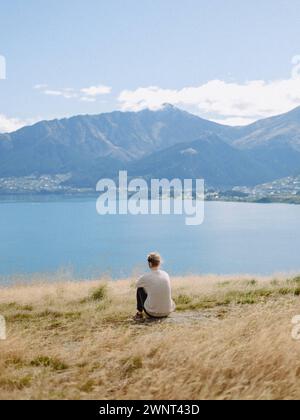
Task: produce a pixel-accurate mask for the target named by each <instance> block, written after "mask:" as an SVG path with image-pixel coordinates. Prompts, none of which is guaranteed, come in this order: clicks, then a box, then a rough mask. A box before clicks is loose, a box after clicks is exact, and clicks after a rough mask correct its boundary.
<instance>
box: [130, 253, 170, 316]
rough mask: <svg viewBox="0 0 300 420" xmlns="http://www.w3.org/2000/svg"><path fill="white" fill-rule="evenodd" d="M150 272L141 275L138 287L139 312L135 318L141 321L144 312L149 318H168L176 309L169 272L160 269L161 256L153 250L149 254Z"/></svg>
mask: <svg viewBox="0 0 300 420" xmlns="http://www.w3.org/2000/svg"><path fill="white" fill-rule="evenodd" d="M148 264H149V268H150V270H151V271H150V273H148V274H145V275H143V276H142V277H140V278H139V279H138V281H137V283H136V287H137V295H136V296H137V310H138V312H137V314H136V315H135V317H134V319H135V320H136V321H141V320H143V318H144V315H143V314H144V313H145V314H146V316H148V317H149V318H157V319H159V318H166V317H168V316H169V315H170V313H171V312H173V311H174V310H175V303H174V302H173V300H172V296H171V283H170V277H169V275H168V273H166V272H165V271H162V270H160V266H161V257H160V255H159V254H157V253H155V252H153V253H151V254H150V255H148Z"/></svg>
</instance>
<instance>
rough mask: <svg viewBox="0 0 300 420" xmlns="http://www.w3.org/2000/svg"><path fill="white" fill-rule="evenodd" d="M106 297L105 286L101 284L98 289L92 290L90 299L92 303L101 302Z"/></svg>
mask: <svg viewBox="0 0 300 420" xmlns="http://www.w3.org/2000/svg"><path fill="white" fill-rule="evenodd" d="M106 297H107V285H106V284H101V285H100V286H99V287H97V288H96V289H94V290H93V291H92V293H91V296H90V299H91V300H94V301H101V300H104V299H105V298H106Z"/></svg>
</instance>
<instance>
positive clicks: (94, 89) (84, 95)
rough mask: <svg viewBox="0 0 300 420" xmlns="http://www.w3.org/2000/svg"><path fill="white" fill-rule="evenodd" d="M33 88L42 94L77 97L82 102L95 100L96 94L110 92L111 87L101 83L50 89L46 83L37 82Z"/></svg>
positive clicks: (69, 97)
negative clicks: (83, 86)
mask: <svg viewBox="0 0 300 420" xmlns="http://www.w3.org/2000/svg"><path fill="white" fill-rule="evenodd" d="M34 89H36V90H39V91H40V92H41V93H43V94H44V95H48V96H57V97H62V98H65V99H74V98H77V99H79V100H80V101H84V102H95V101H96V97H97V96H100V95H107V94H108V93H110V92H111V87H109V86H103V85H99V86H90V87H87V88H82V89H77V90H76V89H73V88H62V89H50V88H49V87H48V85H46V84H38V85H35V86H34Z"/></svg>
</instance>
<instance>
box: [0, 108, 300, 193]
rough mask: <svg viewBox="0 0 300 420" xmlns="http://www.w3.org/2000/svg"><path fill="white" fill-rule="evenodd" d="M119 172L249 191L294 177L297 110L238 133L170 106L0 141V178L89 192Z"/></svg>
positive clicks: (90, 118)
mask: <svg viewBox="0 0 300 420" xmlns="http://www.w3.org/2000/svg"><path fill="white" fill-rule="evenodd" d="M120 169H126V170H128V172H129V175H131V176H142V177H146V178H151V177H155V178H157V177H158V178H161V177H167V178H174V177H177V178H204V179H205V181H206V184H207V185H208V186H213V187H224V188H228V187H233V186H236V185H245V186H253V185H257V184H261V183H264V182H272V181H273V180H275V179H278V178H283V177H287V176H293V175H299V174H300V107H298V108H296V109H294V110H292V111H290V112H288V113H286V114H283V115H279V116H275V117H272V118H267V119H264V120H260V121H258V122H255V123H253V124H250V125H248V126H244V127H231V126H226V125H222V124H217V123H215V122H211V121H208V120H205V119H203V118H200V117H198V116H195V115H192V114H189V113H188V112H186V111H182V110H180V109H178V108H175V107H173V106H171V105H165V106H164V107H163V108H162V109H160V110H157V111H151V110H148V109H146V110H143V111H140V112H119V111H116V112H111V113H106V114H100V115H80V116H75V117H72V118H65V119H60V120H53V121H41V122H39V123H37V124H35V125H32V126H28V127H24V128H22V129H20V130H18V131H15V132H13V133H9V134H0V177H1V178H6V177H24V176H28V175H37V176H39V175H43V174H49V175H56V174H64V173H70V174H71V178H70V179H69V180H68V181H67V183H68V184H69V185H73V186H78V187H83V186H84V187H94V186H95V184H96V182H97V180H98V179H99V178H101V177H115V176H116V174H117V173H118V171H119V170H120Z"/></svg>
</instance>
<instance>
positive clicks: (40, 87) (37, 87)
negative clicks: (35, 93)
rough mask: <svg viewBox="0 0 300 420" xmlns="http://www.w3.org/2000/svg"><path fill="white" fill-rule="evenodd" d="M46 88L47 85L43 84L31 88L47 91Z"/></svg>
mask: <svg viewBox="0 0 300 420" xmlns="http://www.w3.org/2000/svg"><path fill="white" fill-rule="evenodd" d="M47 87H48V85H45V84H37V85H34V86H33V88H34V89H37V90H41V89H47Z"/></svg>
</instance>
